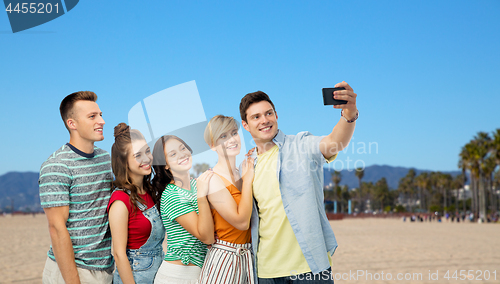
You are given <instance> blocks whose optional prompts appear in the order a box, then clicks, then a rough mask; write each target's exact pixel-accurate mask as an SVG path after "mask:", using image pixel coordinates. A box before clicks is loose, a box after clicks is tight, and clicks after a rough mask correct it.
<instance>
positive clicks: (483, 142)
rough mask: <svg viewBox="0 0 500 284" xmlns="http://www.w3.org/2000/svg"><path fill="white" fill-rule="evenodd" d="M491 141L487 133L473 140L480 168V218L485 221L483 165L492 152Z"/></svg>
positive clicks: (481, 133) (480, 134)
mask: <svg viewBox="0 0 500 284" xmlns="http://www.w3.org/2000/svg"><path fill="white" fill-rule="evenodd" d="M491 141H492V140H491V137H490V136H489V134H488V133H486V132H479V133H478V134H477V135H476V136H475V137H474V140H473V143H474V144H476V145H477V147H476V152H475V159H476V160H477V162H478V168H479V190H478V197H479V216H480V217H481V218H483V220H484V219H485V218H486V191H485V186H484V176H485V174H484V171H483V164H484V162H485V159H486V157H487V155H488V153H489V152H490V149H491Z"/></svg>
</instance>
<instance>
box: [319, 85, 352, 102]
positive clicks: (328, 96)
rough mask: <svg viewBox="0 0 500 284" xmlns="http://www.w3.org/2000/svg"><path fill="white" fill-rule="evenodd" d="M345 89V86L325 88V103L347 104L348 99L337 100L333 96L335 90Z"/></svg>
mask: <svg viewBox="0 0 500 284" xmlns="http://www.w3.org/2000/svg"><path fill="white" fill-rule="evenodd" d="M340 90H345V88H344V87H338V88H323V104H324V105H325V106H327V105H345V104H346V103H347V101H344V100H336V99H334V98H333V92H335V91H340Z"/></svg>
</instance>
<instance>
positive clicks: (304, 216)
mask: <svg viewBox="0 0 500 284" xmlns="http://www.w3.org/2000/svg"><path fill="white" fill-rule="evenodd" d="M321 139H323V137H322V136H313V135H312V134H311V133H309V132H300V133H298V134H297V135H285V134H283V132H281V131H280V130H278V133H277V134H276V136H275V137H274V138H273V142H274V143H275V144H276V145H278V148H279V154H278V164H277V167H276V175H277V177H278V181H279V185H280V192H281V200H282V202H283V207H284V209H285V213H286V216H287V218H288V221H289V222H290V225H291V226H292V229H293V232H294V233H295V237H296V238H297V241H298V243H299V246H300V248H301V250H302V253H303V254H304V257H305V259H306V261H307V264H308V265H309V268H310V269H311V271H312V272H313V273H319V272H321V271H324V270H326V269H328V268H329V267H330V262H329V260H328V255H327V253H330V256H331V255H333V253H334V252H335V249H336V248H337V241H336V240H335V235H334V234H333V230H332V227H331V226H330V223H329V222H328V218H327V217H326V213H325V205H324V194H323V164H324V163H325V161H326V160H325V158H324V156H323V154H322V153H321V151H320V142H321ZM252 156H253V158H255V159H256V160H255V162H256V163H257V153H256V151H254V152H253V154H252ZM333 158H334V157H332V158H330V161H331V160H332V159H333ZM257 166H258V165H257ZM250 224H251V228H252V247H253V252H254V257H256V256H257V250H258V245H259V213H258V206H257V202H256V201H255V199H254V202H253V211H252V218H251V221H250ZM257 261H258V260H257V259H255V265H254V267H255V268H256V267H257ZM269 265H273V264H272V263H269ZM255 279H257V275H256V274H255Z"/></svg>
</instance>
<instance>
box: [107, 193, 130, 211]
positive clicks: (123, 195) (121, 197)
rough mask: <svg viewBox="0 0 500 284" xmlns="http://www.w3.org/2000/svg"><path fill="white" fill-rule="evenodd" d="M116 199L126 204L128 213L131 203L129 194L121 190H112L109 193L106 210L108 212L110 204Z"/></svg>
mask: <svg viewBox="0 0 500 284" xmlns="http://www.w3.org/2000/svg"><path fill="white" fill-rule="evenodd" d="M117 200H120V201H122V202H123V203H124V204H125V206H127V210H128V213H129V215H130V212H132V205H131V204H130V196H129V195H128V194H127V193H125V192H123V191H121V190H115V191H113V193H112V194H111V198H110V199H109V203H108V208H107V209H106V211H108V212H109V208H110V207H111V204H113V202H115V201H117Z"/></svg>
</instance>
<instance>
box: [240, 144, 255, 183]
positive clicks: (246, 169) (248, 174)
mask: <svg viewBox="0 0 500 284" xmlns="http://www.w3.org/2000/svg"><path fill="white" fill-rule="evenodd" d="M251 152H253V150H250V151H249V152H248V154H246V155H245V156H246V160H245V162H244V163H243V167H242V170H243V175H242V177H241V178H242V179H243V181H250V182H253V178H254V176H255V169H254V165H253V164H254V158H252V157H250V155H251Z"/></svg>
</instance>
